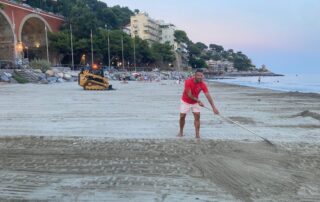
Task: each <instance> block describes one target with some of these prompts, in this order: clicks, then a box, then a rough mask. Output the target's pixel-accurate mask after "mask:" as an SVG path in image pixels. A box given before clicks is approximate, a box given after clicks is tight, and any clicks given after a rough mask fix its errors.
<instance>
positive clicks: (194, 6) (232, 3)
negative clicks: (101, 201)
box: [104, 0, 320, 73]
mask: <svg viewBox="0 0 320 202" xmlns="http://www.w3.org/2000/svg"><path fill="white" fill-rule="evenodd" d="M104 2H106V3H107V4H108V6H114V5H120V6H128V7H129V8H130V9H131V10H134V9H139V10H140V11H145V12H147V13H149V15H150V16H151V17H152V18H154V19H159V20H160V19H162V20H164V21H165V22H169V23H173V24H175V25H176V27H177V28H178V29H181V30H184V31H186V33H187V34H188V36H189V38H190V39H191V40H192V41H193V42H199V41H200V42H203V43H205V44H207V45H208V44H210V43H214V44H218V45H222V46H223V47H224V48H225V49H233V50H234V51H242V52H243V53H245V54H246V55H248V57H249V58H251V59H252V61H253V63H254V64H256V65H257V66H258V67H259V66H261V65H262V64H265V65H267V67H269V68H270V69H271V70H272V71H274V72H276V73H303V72H307V73H320V0H224V1H223V0H192V1H186V0H135V1H133V0H104Z"/></svg>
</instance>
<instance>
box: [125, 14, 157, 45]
mask: <svg viewBox="0 0 320 202" xmlns="http://www.w3.org/2000/svg"><path fill="white" fill-rule="evenodd" d="M130 22H131V27H130V30H131V37H135V36H138V37H140V38H141V39H143V40H147V41H149V42H150V43H154V42H160V41H161V29H160V25H159V22H158V21H156V20H154V19H152V18H150V17H149V15H148V14H147V13H138V14H136V15H134V16H131V18H130Z"/></svg>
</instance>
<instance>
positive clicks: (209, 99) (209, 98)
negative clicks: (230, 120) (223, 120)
mask: <svg viewBox="0 0 320 202" xmlns="http://www.w3.org/2000/svg"><path fill="white" fill-rule="evenodd" d="M204 95H205V96H206V98H207V99H208V102H209V103H210V105H211V108H212V111H213V112H214V113H215V114H219V111H218V109H217V108H216V106H215V105H214V102H213V99H212V97H211V95H210V93H209V92H208V93H205V94H204Z"/></svg>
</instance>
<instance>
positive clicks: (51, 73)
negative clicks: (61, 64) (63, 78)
mask: <svg viewBox="0 0 320 202" xmlns="http://www.w3.org/2000/svg"><path fill="white" fill-rule="evenodd" d="M46 75H47V76H48V77H52V76H54V71H53V70H47V71H46Z"/></svg>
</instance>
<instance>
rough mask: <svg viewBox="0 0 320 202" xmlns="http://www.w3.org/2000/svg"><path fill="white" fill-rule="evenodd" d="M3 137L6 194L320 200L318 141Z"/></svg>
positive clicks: (1, 173) (0, 173)
mask: <svg viewBox="0 0 320 202" xmlns="http://www.w3.org/2000/svg"><path fill="white" fill-rule="evenodd" d="M0 140H1V141H0V142H1V147H0V181H1V182H2V183H1V185H0V198H9V199H26V198H27V199H30V200H36V199H37V200H41V199H48V198H49V199H53V200H60V199H62V198H63V197H67V199H70V200H75V199H84V198H86V197H89V195H90V193H98V192H99V193H100V194H101V197H106V196H107V195H108V194H110V193H116V192H117V193H118V192H119V194H120V195H121V193H125V192H126V193H131V194H133V195H135V196H137V194H138V192H139V191H144V192H146V193H148V194H151V195H152V194H157V193H158V192H159V190H162V191H163V192H162V194H164V195H162V194H160V195H159V197H160V196H161V197H162V196H166V194H168V197H169V198H170V197H173V196H177V197H178V195H177V193H184V194H186V195H188V196H194V197H193V199H195V198H196V197H199V198H207V199H208V198H210V197H212V196H214V198H215V199H220V200H223V201H234V200H235V199H238V200H242V201H256V200H262V201H263V200H280V201H281V200H283V201H290V200H304V199H308V200H309V201H317V200H318V199H320V196H319V194H320V189H319V187H320V182H319V181H318V180H317V179H320V172H319V170H320V162H319V161H320V160H319V158H318V156H319V155H320V148H319V147H320V146H319V145H311V144H293V143H292V144H289V143H287V145H279V148H278V149H277V150H275V149H274V147H271V146H269V145H267V144H265V143H262V142H259V143H255V142H236V141H222V140H221V141H217V140H195V139H161V140H160V139H152V140H150V139H124V140H111V139H92V140H90V139H86V138H65V139H64V138H61V139H56V138H50V137H44V138H30V137H16V138H0ZM287 148H288V149H287ZM80 193H82V195H81V194H80ZM134 193H136V194H134ZM186 195H185V196H186ZM130 196H131V195H130ZM68 197H69V198H68ZM119 197H123V195H121V196H119ZM128 197H129V196H128ZM161 197H160V198H161ZM233 197H234V198H233ZM95 199H96V200H99V199H102V198H95ZM211 199H213V198H211ZM316 199H317V200H316ZM209 201H210V200H209Z"/></svg>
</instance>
